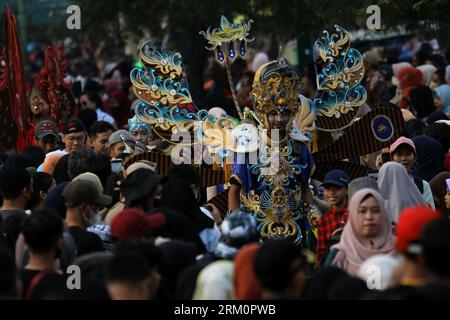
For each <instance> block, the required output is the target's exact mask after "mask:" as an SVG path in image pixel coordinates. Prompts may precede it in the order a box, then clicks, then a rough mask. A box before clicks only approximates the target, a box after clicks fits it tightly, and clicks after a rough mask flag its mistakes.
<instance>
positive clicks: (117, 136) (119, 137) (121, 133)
mask: <svg viewBox="0 0 450 320" xmlns="http://www.w3.org/2000/svg"><path fill="white" fill-rule="evenodd" d="M123 140H125V141H130V142H134V143H136V139H135V138H134V137H133V135H132V134H131V133H129V132H128V131H127V130H117V131H116V132H114V133H113V134H112V135H110V136H109V139H108V143H107V144H106V146H107V147H110V146H112V145H113V144H116V143H119V142H123Z"/></svg>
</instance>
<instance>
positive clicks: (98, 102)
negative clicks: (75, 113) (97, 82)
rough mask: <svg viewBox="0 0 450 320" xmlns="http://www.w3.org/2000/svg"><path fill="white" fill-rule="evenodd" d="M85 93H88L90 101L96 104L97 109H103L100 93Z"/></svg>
mask: <svg viewBox="0 0 450 320" xmlns="http://www.w3.org/2000/svg"><path fill="white" fill-rule="evenodd" d="M83 95H87V97H88V99H89V101H92V102H93V103H94V104H95V108H96V109H103V101H102V98H101V97H100V95H99V94H98V93H96V92H86V93H83Z"/></svg>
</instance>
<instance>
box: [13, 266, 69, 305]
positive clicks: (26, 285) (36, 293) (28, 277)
mask: <svg viewBox="0 0 450 320" xmlns="http://www.w3.org/2000/svg"><path fill="white" fill-rule="evenodd" d="M39 274H40V275H39ZM38 277H40V279H39V278H38ZM20 278H21V280H22V299H27V295H30V297H29V299H32V300H41V299H46V298H48V299H51V298H57V297H58V296H60V295H62V294H64V293H65V292H66V290H68V289H67V285H66V277H65V276H64V275H62V274H59V273H56V272H52V271H49V272H45V273H44V272H42V271H39V270H29V269H22V270H20ZM33 279H35V280H34V281H35V283H32V281H33ZM32 285H33V287H32V288H31V286H32ZM30 290H31V292H30Z"/></svg>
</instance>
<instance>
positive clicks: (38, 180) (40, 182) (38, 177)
mask: <svg viewBox="0 0 450 320" xmlns="http://www.w3.org/2000/svg"><path fill="white" fill-rule="evenodd" d="M53 181H55V180H54V179H53V177H52V175H51V174H48V173H46V172H36V173H35V174H34V176H33V194H32V199H31V202H32V203H31V206H32V207H33V208H34V207H35V206H37V205H39V202H40V201H41V198H40V192H41V191H42V192H45V193H48V189H50V187H51V186H52V184H53Z"/></svg>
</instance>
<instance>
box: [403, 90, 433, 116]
mask: <svg viewBox="0 0 450 320" xmlns="http://www.w3.org/2000/svg"><path fill="white" fill-rule="evenodd" d="M409 101H410V105H409V109H410V110H411V111H412V112H413V113H414V114H415V116H416V117H417V118H418V119H421V120H426V118H427V117H428V116H429V115H430V114H431V113H433V112H434V111H436V106H435V104H434V98H433V91H432V90H431V89H430V87H427V86H417V87H415V88H413V89H412V90H411V91H410V93H409Z"/></svg>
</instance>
